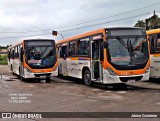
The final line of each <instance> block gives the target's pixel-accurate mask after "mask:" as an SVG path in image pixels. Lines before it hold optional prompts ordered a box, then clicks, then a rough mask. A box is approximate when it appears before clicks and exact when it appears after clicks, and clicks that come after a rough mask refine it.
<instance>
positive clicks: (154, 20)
mask: <svg viewBox="0 0 160 121" xmlns="http://www.w3.org/2000/svg"><path fill="white" fill-rule="evenodd" d="M134 26H135V27H143V28H146V30H149V29H156V28H160V18H159V16H158V15H157V14H155V12H154V15H153V16H151V17H149V18H147V19H145V20H138V21H137V23H136V24H135V25H134Z"/></svg>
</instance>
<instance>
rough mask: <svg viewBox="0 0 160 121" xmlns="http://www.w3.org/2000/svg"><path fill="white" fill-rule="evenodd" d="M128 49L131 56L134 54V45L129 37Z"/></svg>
mask: <svg viewBox="0 0 160 121" xmlns="http://www.w3.org/2000/svg"><path fill="white" fill-rule="evenodd" d="M127 49H128V52H129V54H130V56H133V46H132V43H131V40H129V39H128V41H127Z"/></svg>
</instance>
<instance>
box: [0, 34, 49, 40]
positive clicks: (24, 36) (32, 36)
mask: <svg viewBox="0 0 160 121" xmlns="http://www.w3.org/2000/svg"><path fill="white" fill-rule="evenodd" d="M49 34H51V33H44V34H33V35H26V36H15V37H1V38H0V39H12V38H21V37H33V36H40V35H49Z"/></svg>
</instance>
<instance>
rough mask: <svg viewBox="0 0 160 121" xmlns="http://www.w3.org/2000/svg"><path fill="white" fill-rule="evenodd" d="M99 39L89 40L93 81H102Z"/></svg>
mask: <svg viewBox="0 0 160 121" xmlns="http://www.w3.org/2000/svg"><path fill="white" fill-rule="evenodd" d="M101 43H102V42H101V41H98V40H96V41H91V79H92V80H93V81H102V76H101V71H102V67H101V63H100V54H101V53H100V52H101V51H100V49H101Z"/></svg>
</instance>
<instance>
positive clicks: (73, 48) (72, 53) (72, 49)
mask: <svg viewBox="0 0 160 121" xmlns="http://www.w3.org/2000/svg"><path fill="white" fill-rule="evenodd" d="M69 55H70V56H75V55H77V43H76V42H70V47H69Z"/></svg>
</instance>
